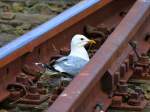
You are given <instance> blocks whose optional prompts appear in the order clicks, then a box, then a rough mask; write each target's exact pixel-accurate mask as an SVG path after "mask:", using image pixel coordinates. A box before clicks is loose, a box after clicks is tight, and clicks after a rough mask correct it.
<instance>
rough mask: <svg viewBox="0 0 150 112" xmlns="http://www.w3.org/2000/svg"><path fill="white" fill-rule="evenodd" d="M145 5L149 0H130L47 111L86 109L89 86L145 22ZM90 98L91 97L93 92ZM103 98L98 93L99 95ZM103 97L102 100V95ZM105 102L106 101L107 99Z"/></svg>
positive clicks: (146, 7) (60, 111)
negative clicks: (133, 0) (124, 12)
mask: <svg viewBox="0 0 150 112" xmlns="http://www.w3.org/2000/svg"><path fill="white" fill-rule="evenodd" d="M149 8H150V3H149V2H145V1H141V0H138V1H137V2H136V3H135V4H134V6H133V7H132V9H131V10H130V12H129V13H128V14H127V15H126V17H125V18H124V19H123V21H122V22H121V23H120V24H119V26H118V27H117V28H116V30H115V31H114V32H113V33H112V34H111V35H110V37H109V38H108V40H107V41H106V42H105V43H104V45H103V46H102V47H101V48H100V49H99V50H98V51H97V53H96V54H95V55H94V57H93V58H92V59H91V61H90V63H89V64H88V65H87V66H86V67H85V69H83V70H82V71H81V72H80V74H79V75H78V76H77V77H76V78H75V79H74V80H73V81H72V82H71V84H70V85H69V86H68V87H67V88H66V89H65V91H64V92H63V93H62V94H61V95H60V96H59V98H58V99H57V100H56V101H55V103H54V104H53V105H52V106H51V107H50V108H49V109H48V111H49V112H76V111H77V110H79V109H81V108H83V109H81V110H82V112H84V111H85V110H86V109H84V108H85V107H86V105H84V104H86V103H85V101H87V99H89V98H91V97H90V96H92V95H93V94H94V91H93V88H94V87H95V86H98V85H96V84H97V83H98V82H99V80H100V78H101V77H102V76H103V74H104V73H105V72H106V70H108V69H109V68H110V67H111V65H112V63H113V62H114V61H115V60H116V59H117V58H118V57H119V56H120V54H121V53H122V51H123V50H124V48H125V47H126V46H127V43H128V41H129V40H130V39H132V38H133V37H134V35H135V34H136V32H137V31H138V30H139V28H140V27H141V25H142V24H143V23H144V22H145V20H146V18H147V17H148V15H149V12H150V11H149V10H150V9H149ZM92 98H93V99H94V95H93V97H92ZM92 98H91V99H89V102H91V101H92V100H93V99H92ZM103 98H104V97H99V99H103ZM110 100H111V99H110ZM104 101H106V100H105V99H104ZM107 105H109V100H108V103H107ZM106 107H107V106H106ZM91 108H92V107H91ZM105 109H106V108H104V110H105ZM78 112H80V111H78ZM85 112H87V110H86V111H85Z"/></svg>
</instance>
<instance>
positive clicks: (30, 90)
mask: <svg viewBox="0 0 150 112" xmlns="http://www.w3.org/2000/svg"><path fill="white" fill-rule="evenodd" d="M29 92H30V93H37V86H30V87H29Z"/></svg>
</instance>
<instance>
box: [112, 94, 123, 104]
mask: <svg viewBox="0 0 150 112" xmlns="http://www.w3.org/2000/svg"><path fill="white" fill-rule="evenodd" d="M121 104H122V96H114V97H113V98H112V105H113V106H120V105H121Z"/></svg>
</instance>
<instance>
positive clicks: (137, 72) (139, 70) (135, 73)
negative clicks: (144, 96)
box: [134, 66, 143, 76]
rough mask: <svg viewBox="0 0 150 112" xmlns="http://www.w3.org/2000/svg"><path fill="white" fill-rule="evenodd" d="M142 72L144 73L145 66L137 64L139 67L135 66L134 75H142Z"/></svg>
mask: <svg viewBox="0 0 150 112" xmlns="http://www.w3.org/2000/svg"><path fill="white" fill-rule="evenodd" d="M142 73H143V68H142V67H139V66H137V67H135V68H134V75H136V76H142Z"/></svg>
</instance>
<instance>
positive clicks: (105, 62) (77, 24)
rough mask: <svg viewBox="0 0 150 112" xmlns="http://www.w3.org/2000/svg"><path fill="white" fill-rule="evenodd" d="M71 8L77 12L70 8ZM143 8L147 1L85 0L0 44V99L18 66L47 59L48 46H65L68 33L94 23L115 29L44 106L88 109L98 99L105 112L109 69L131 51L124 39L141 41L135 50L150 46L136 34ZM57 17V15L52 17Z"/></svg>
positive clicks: (73, 111)
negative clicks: (81, 68) (56, 96)
mask: <svg viewBox="0 0 150 112" xmlns="http://www.w3.org/2000/svg"><path fill="white" fill-rule="evenodd" d="M133 4H134V5H133ZM132 5H133V6H132ZM130 7H132V8H131V9H130ZM77 8H78V10H77V11H73V10H75V9H77ZM129 9H130V11H129V12H128V13H127V15H126V16H125V17H122V16H119V14H120V15H122V14H121V13H120V12H121V11H124V10H129ZM149 11H150V3H149V2H146V1H142V0H137V1H136V2H135V1H134V0H128V1H126V0H124V1H121V0H114V1H113V0H101V1H100V0H90V1H89V0H85V1H83V2H80V3H79V4H77V5H76V6H74V7H72V8H71V9H69V10H67V11H65V12H63V13H62V14H60V15H58V16H57V17H55V18H54V19H53V20H51V21H48V22H47V23H45V24H43V25H41V26H40V27H38V28H37V29H34V30H33V31H31V32H29V33H27V34H25V35H23V36H22V37H21V38H18V39H17V40H14V41H13V42H11V43H9V44H8V45H5V46H4V47H2V48H0V52H1V55H0V74H1V79H0V101H3V100H4V99H5V98H6V97H8V96H9V92H8V91H7V90H6V87H7V85H8V84H9V83H13V82H15V79H16V77H17V76H18V75H19V73H21V72H22V66H23V65H25V64H31V63H34V62H39V61H40V62H44V63H46V62H48V61H49V59H50V58H49V57H51V56H53V55H57V54H58V53H57V52H56V51H55V49H54V48H53V47H54V46H53V45H55V46H56V48H57V49H60V48H62V47H68V46H69V44H68V43H69V42H70V39H71V37H72V35H74V34H76V33H83V29H84V27H85V25H86V24H89V25H92V26H97V24H102V23H103V24H105V25H106V26H107V27H111V28H115V30H114V31H113V33H112V34H111V35H109V37H108V39H107V40H106V41H105V42H104V44H103V45H102V46H101V48H100V49H99V50H98V51H97V52H96V54H95V55H94V56H93V57H92V59H91V61H90V62H89V63H88V65H87V66H86V67H85V68H84V69H83V70H82V71H81V72H80V74H78V76H77V77H75V79H74V80H73V81H72V82H71V83H70V84H69V86H68V87H67V88H66V89H65V90H64V91H63V92H62V93H61V94H60V96H59V97H58V98H57V99H56V101H55V102H54V103H53V104H52V105H51V106H50V107H49V108H48V110H46V111H48V112H93V111H94V108H95V105H96V104H97V103H100V102H103V104H104V107H103V109H104V111H106V110H107V109H108V107H109V106H110V104H111V102H112V99H111V98H110V97H109V96H111V92H112V91H113V90H114V88H115V87H116V85H114V83H113V81H114V73H115V72H116V71H117V69H118V68H119V67H120V63H122V62H123V61H124V59H125V58H127V56H128V54H129V52H131V48H130V47H129V46H128V42H129V41H130V40H132V39H134V40H137V41H138V42H139V43H140V44H139V45H140V46H142V47H139V48H142V49H140V51H148V50H149V48H150V44H149V43H148V42H144V41H143V39H142V38H141V37H144V36H145V35H146V33H147V32H150V31H149V29H148V28H149V26H148V25H149V20H148V18H149ZM63 15H66V16H64V17H63ZM60 18H62V19H61V20H60V21H57V20H58V19H60ZM95 18H96V19H95ZM56 21H57V23H55V24H53V23H54V22H56ZM49 25H50V26H49ZM143 29H144V30H143ZM37 32H39V33H37ZM141 32H142V33H141ZM62 40H65V42H62ZM143 44H145V46H144V47H143ZM11 47H12V48H11ZM12 76H13V77H12ZM104 76H107V77H104ZM130 77H131V75H127V76H125V77H122V79H124V80H126V81H127V80H128V79H129V78H130ZM103 80H105V81H103ZM103 87H106V91H105V90H102V89H103ZM108 90H109V91H108Z"/></svg>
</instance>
